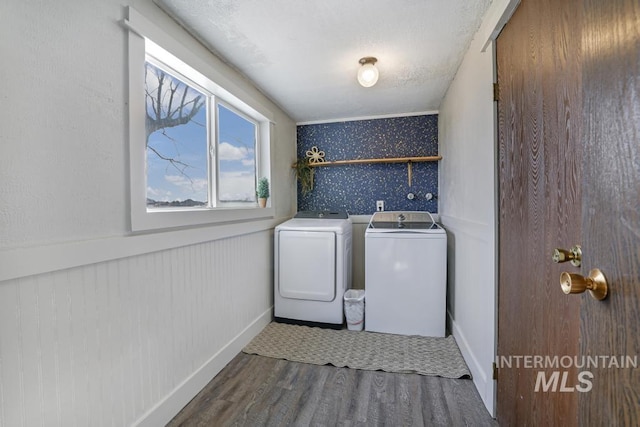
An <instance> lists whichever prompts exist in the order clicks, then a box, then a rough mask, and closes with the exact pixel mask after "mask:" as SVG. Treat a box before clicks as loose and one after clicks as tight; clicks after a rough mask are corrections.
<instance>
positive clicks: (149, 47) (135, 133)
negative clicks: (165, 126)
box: [124, 7, 275, 232]
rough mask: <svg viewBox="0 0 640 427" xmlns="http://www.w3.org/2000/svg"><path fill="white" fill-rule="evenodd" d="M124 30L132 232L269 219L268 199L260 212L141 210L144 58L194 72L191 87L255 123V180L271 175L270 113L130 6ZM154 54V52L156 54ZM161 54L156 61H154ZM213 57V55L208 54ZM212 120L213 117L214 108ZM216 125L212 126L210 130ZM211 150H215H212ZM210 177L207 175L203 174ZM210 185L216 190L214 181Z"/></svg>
mask: <svg viewBox="0 0 640 427" xmlns="http://www.w3.org/2000/svg"><path fill="white" fill-rule="evenodd" d="M124 23H125V25H126V26H127V27H128V28H129V30H130V31H129V40H128V44H129V64H128V66H129V175H130V176H129V181H130V204H131V206H130V208H131V209H130V210H131V217H130V220H131V223H130V226H131V230H132V232H143V231H148V230H161V229H170V228H176V227H192V226H203V225H214V224H221V223H234V222H242V221H252V220H263V219H270V218H273V217H274V214H275V209H274V207H273V194H272V196H271V198H270V200H269V202H270V203H269V206H268V207H266V208H260V207H259V206H258V205H257V203H256V204H255V205H254V204H249V203H247V206H238V205H234V206H224V205H222V206H215V207H207V208H202V207H198V208H195V209H188V208H161V209H147V205H146V192H147V188H146V181H147V176H146V175H147V174H146V147H145V144H144V143H143V141H144V140H145V132H146V131H145V117H144V114H145V96H144V88H145V81H144V64H145V61H146V55H147V53H149V54H150V55H151V56H153V57H154V58H155V59H156V60H159V61H161V62H163V63H165V64H166V62H165V61H164V57H163V56H162V55H164V54H167V55H169V56H168V57H169V58H170V61H171V62H170V63H169V64H168V68H169V69H176V68H177V69H176V71H178V72H179V73H180V74H181V75H184V73H183V72H182V70H181V69H180V67H181V66H186V67H190V68H192V69H193V70H195V71H196V72H197V74H199V75H196V76H192V75H186V77H187V78H188V79H189V80H191V81H193V83H195V84H196V85H198V86H200V87H203V88H205V89H206V90H207V91H208V92H210V93H212V94H213V95H214V97H215V98H216V99H217V100H222V101H223V103H222V105H224V106H225V107H227V108H229V107H231V109H232V111H234V112H237V111H240V112H241V113H244V115H243V117H244V116H248V117H249V118H251V119H253V120H254V121H255V122H256V123H257V124H258V126H257V129H256V133H257V135H256V136H257V141H258V142H257V143H256V153H255V158H256V180H258V179H260V178H261V177H267V178H269V179H270V176H271V173H270V172H271V156H270V153H271V144H272V141H271V135H272V133H273V132H272V128H273V126H274V120H273V113H272V112H271V111H269V109H268V108H266V107H264V106H263V105H262V104H261V103H260V102H258V101H257V100H256V99H254V98H253V97H252V96H251V95H250V94H248V92H247V90H246V89H244V88H243V87H242V86H240V85H241V84H245V83H244V82H242V81H241V82H240V84H238V83H237V82H236V81H235V80H240V79H237V78H236V77H235V76H232V77H231V78H230V77H229V73H228V72H227V73H226V74H225V73H224V71H225V70H219V69H217V68H216V66H215V62H216V60H215V58H214V60H212V61H208V60H207V58H202V57H200V56H198V55H196V54H195V53H193V52H192V51H190V50H189V49H187V48H186V47H185V46H184V45H183V44H182V43H180V42H178V41H177V40H175V39H174V38H172V37H171V36H169V35H167V34H166V33H165V32H164V31H163V30H161V29H160V28H158V27H157V26H155V25H154V24H153V23H151V22H150V21H148V20H147V19H146V18H145V17H143V16H142V15H140V14H139V13H138V12H137V11H136V10H135V9H133V8H132V7H129V8H128V19H126V20H125V21H124ZM158 49H159V50H158ZM158 52H161V53H160V55H161V57H160V58H159V57H158V54H159V53H158ZM212 58H213V55H212ZM215 109H216V113H215V114H216V115H217V107H215ZM216 126H217V125H216ZM216 149H217V147H216ZM216 161H217V160H216ZM209 173H211V172H209ZM213 181H214V185H216V186H217V185H218V184H217V182H216V180H215V179H214V180H213ZM272 193H273V192H272Z"/></svg>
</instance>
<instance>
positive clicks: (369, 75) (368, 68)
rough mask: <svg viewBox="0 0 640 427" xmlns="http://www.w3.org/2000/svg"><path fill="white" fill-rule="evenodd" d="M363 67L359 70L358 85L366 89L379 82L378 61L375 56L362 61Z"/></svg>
mask: <svg viewBox="0 0 640 427" xmlns="http://www.w3.org/2000/svg"><path fill="white" fill-rule="evenodd" d="M359 62H360V64H361V65H362V67H360V68H359V69H358V83H360V84H361V85H362V86H364V87H371V86H373V85H374V84H376V82H377V81H378V75H379V73H378V69H377V68H376V65H375V64H376V62H378V60H377V59H376V58H374V57H373V56H366V57H364V58H361V59H360V61H359Z"/></svg>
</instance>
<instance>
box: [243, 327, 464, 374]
mask: <svg viewBox="0 0 640 427" xmlns="http://www.w3.org/2000/svg"><path fill="white" fill-rule="evenodd" d="M242 351H243V352H244V353H247V354H257V355H260V356H267V357H273V358H277V359H286V360H289V361H292V362H303V363H311V364H314V365H328V364H330V365H334V366H338V367H348V368H354V369H365V370H370V371H377V370H381V371H385V372H398V373H416V374H421V375H432V376H440V377H445V378H462V377H468V378H470V377H471V373H470V372H469V369H468V368H467V365H466V364H465V362H464V359H463V358H462V354H460V349H459V348H458V345H457V344H456V341H455V339H454V338H453V336H448V337H446V338H433V337H420V336H405V335H393V334H380V333H375V332H358V331H349V330H332V329H322V328H312V327H308V326H300V325H288V324H284V323H276V322H272V323H270V324H269V325H267V327H266V328H265V329H263V330H262V332H260V334H258V336H256V337H255V338H254V339H253V340H252V341H251V342H250V343H249V344H248V345H247V346H246V347H245V348H244V349H243V350H242Z"/></svg>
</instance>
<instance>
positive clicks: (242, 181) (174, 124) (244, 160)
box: [145, 56, 258, 209]
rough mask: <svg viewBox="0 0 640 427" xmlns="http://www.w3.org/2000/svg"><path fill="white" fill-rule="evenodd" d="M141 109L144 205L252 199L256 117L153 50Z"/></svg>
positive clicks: (190, 205)
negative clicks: (191, 79)
mask: <svg viewBox="0 0 640 427" xmlns="http://www.w3.org/2000/svg"><path fill="white" fill-rule="evenodd" d="M145 114H146V120H145V136H146V151H147V152H146V171H147V172H146V173H147V198H146V200H147V209H164V208H167V207H169V208H198V207H204V208H212V207H218V206H242V205H246V204H250V205H254V204H255V203H256V180H257V174H256V143H257V129H258V123H257V122H256V121H255V120H253V119H251V118H249V117H248V116H246V115H243V114H242V113H240V112H238V111H237V110H235V109H234V108H233V107H230V106H228V105H225V104H223V103H222V101H221V100H219V99H218V97H216V96H214V95H213V94H211V93H209V92H208V91H207V90H206V89H204V88H201V87H198V86H197V85H196V84H195V83H192V82H189V80H188V78H187V77H185V76H183V75H179V74H178V73H177V72H175V71H172V70H171V69H170V68H169V67H167V66H166V65H164V64H162V62H161V61H159V60H157V59H156V58H153V57H152V56H148V57H147V61H146V63H145Z"/></svg>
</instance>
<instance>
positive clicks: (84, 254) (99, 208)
mask: <svg viewBox="0 0 640 427" xmlns="http://www.w3.org/2000/svg"><path fill="white" fill-rule="evenodd" d="M130 4H131V5H132V6H133V7H135V8H136V9H137V10H138V11H139V12H140V13H141V14H143V15H144V16H146V17H147V18H148V19H150V20H152V21H153V22H154V23H156V24H157V25H158V26H160V27H162V28H163V29H164V30H165V31H166V32H167V33H169V34H171V35H172V36H174V37H175V38H176V39H177V40H179V41H180V42H181V43H182V44H183V45H184V46H185V47H186V48H188V49H190V50H191V51H192V52H195V53H196V54H198V55H199V56H200V57H202V58H205V59H206V60H207V61H208V62H210V63H211V64H212V65H213V66H215V67H217V68H219V69H220V70H221V72H222V73H224V75H225V76H227V77H228V78H231V79H234V81H237V82H238V84H239V85H241V86H242V87H243V88H244V89H245V90H246V91H247V93H249V94H250V95H251V96H252V97H254V98H255V99H258V100H259V101H260V102H261V104H263V105H267V106H268V107H269V109H271V110H272V112H273V114H274V116H275V122H276V125H275V135H274V144H273V148H272V154H273V158H274V161H273V163H272V167H271V171H272V176H271V178H272V179H271V182H272V194H273V197H272V203H273V204H274V206H275V212H276V215H275V216H276V217H275V218H274V219H273V220H264V221H258V222H250V223H240V224H231V225H220V226H210V227H200V228H192V229H186V230H176V231H170V232H158V233H149V234H143V235H137V236H136V235H131V233H130V228H129V182H128V168H129V165H128V152H129V149H128V143H129V141H128V123H127V120H128V110H127V109H128V106H127V100H128V84H127V76H128V69H127V30H126V29H125V28H124V27H123V26H122V25H121V23H120V21H121V20H122V19H123V18H124V16H125V5H124V4H123V3H122V2H120V1H119V0H101V1H90V2H82V1H77V0H60V1H55V2H19V1H10V2H3V3H2V5H1V6H0V52H2V56H3V57H2V65H0V80H1V81H3V82H5V84H4V85H3V89H2V90H1V91H0V108H1V114H0V200H2V203H0V425H2V426H12V427H13V426H31V425H60V426H73V425H78V426H84V425H96V426H98V425H131V424H137V423H139V424H143V425H162V424H163V423H164V422H166V420H168V419H169V418H171V416H173V415H174V414H175V413H176V411H177V410H179V409H180V408H181V407H182V406H183V405H184V404H185V403H186V402H188V400H189V399H190V398H191V397H193V395H194V394H195V393H196V392H197V391H199V390H200V389H201V388H202V386H203V385H204V384H205V383H206V382H207V381H208V380H209V379H210V378H211V377H212V376H213V375H215V373H216V372H217V370H218V369H220V368H221V367H222V366H224V364H225V363H226V362H227V361H228V360H229V359H230V358H231V357H233V355H235V354H236V353H237V352H238V351H239V349H240V348H241V347H242V346H243V345H244V343H245V342H247V341H248V340H249V339H251V337H252V336H254V335H255V334H256V333H257V332H258V331H259V330H260V328H261V327H262V326H263V325H264V324H266V322H268V320H269V319H270V316H271V306H272V231H271V230H272V228H273V227H274V226H275V224H277V223H278V222H279V221H280V220H281V219H280V218H285V217H288V216H290V215H292V214H293V212H294V211H295V191H294V188H295V187H294V184H295V183H294V181H293V178H292V175H291V172H290V171H291V169H290V165H291V163H292V162H293V161H294V160H295V135H296V133H295V132H296V130H295V124H294V123H293V121H292V120H291V119H290V118H289V117H287V116H286V114H285V113H283V112H282V111H281V110H279V109H278V108H277V107H276V106H275V105H274V104H273V103H271V102H270V101H269V100H268V99H266V98H265V97H264V95H262V94H261V93H260V92H259V91H257V90H256V89H255V88H253V87H251V86H250V85H249V84H248V83H247V82H246V80H245V79H243V78H241V77H239V76H238V75H237V74H236V73H235V72H234V71H232V70H231V69H230V68H228V67H227V66H225V65H224V64H223V63H222V62H221V61H220V60H218V59H217V58H215V57H213V56H212V55H211V54H210V53H208V52H207V51H206V50H205V49H204V48H203V47H202V46H201V45H200V44H198V43H196V42H195V41H194V40H193V39H192V38H191V37H190V36H189V35H188V34H186V33H185V32H184V31H183V30H182V29H181V27H179V26H178V25H177V24H175V23H174V22H173V21H172V20H171V19H169V18H168V16H167V15H165V14H164V13H163V12H162V11H161V10H160V9H158V8H157V7H156V6H155V5H154V4H153V3H152V1H151V0H134V1H132V2H131V3H130Z"/></svg>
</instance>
